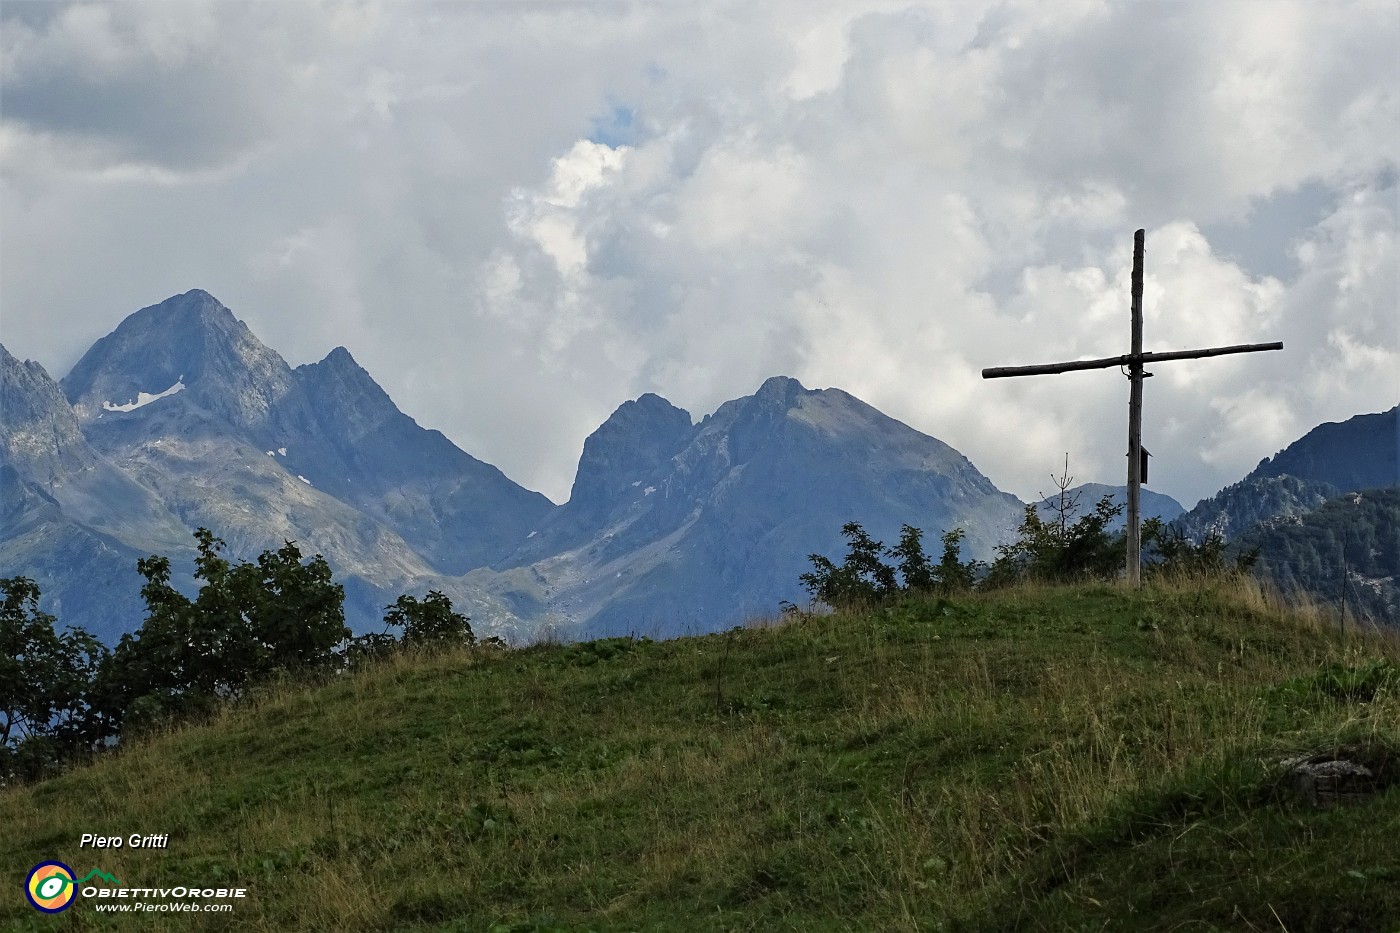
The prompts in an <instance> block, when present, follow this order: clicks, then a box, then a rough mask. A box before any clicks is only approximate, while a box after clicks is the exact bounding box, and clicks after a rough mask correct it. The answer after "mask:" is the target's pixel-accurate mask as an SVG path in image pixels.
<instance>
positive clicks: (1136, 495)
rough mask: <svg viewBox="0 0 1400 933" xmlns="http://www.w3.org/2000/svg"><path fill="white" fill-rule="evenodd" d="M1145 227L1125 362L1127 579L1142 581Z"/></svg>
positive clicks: (1138, 246)
mask: <svg viewBox="0 0 1400 933" xmlns="http://www.w3.org/2000/svg"><path fill="white" fill-rule="evenodd" d="M1146 235H1147V231H1145V230H1138V231H1137V232H1135V233H1134V234H1133V293H1132V294H1133V308H1132V315H1133V333H1132V358H1133V359H1132V361H1131V362H1129V363H1128V527H1127V529H1126V534H1125V537H1126V538H1127V544H1128V547H1127V551H1128V553H1127V573H1128V583H1129V585H1131V586H1137V585H1138V584H1139V583H1140V582H1141V581H1142V532H1141V521H1142V380H1143V373H1142V254H1143V239H1144V238H1145V237H1146Z"/></svg>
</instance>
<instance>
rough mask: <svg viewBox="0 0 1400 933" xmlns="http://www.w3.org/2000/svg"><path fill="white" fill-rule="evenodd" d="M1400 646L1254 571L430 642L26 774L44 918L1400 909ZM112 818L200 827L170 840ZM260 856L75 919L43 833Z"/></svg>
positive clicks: (8, 871)
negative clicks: (1335, 617) (785, 617)
mask: <svg viewBox="0 0 1400 933" xmlns="http://www.w3.org/2000/svg"><path fill="white" fill-rule="evenodd" d="M1398 665H1400V646H1397V643H1396V641H1395V640H1393V639H1386V638H1383V637H1380V636H1377V635H1374V634H1370V635H1368V634H1365V633H1360V632H1356V631H1348V632H1346V633H1339V632H1337V631H1336V630H1335V627H1334V626H1331V625H1329V624H1327V623H1326V622H1325V621H1322V620H1321V619H1320V618H1319V617H1318V616H1317V614H1316V613H1313V612H1307V611H1291V610H1284V609H1280V608H1278V607H1276V606H1273V605H1271V604H1270V603H1269V601H1268V600H1266V599H1265V598H1264V597H1263V596H1261V594H1259V593H1258V592H1257V591H1256V590H1253V589H1251V588H1250V587H1249V586H1248V585H1247V584H1238V585H1228V586H1227V585H1197V586H1186V585H1181V586H1175V587H1159V588H1155V589H1148V590H1145V591H1142V592H1140V593H1128V592H1125V591H1121V590H1119V589H1117V588H1114V587H1109V586H1094V587H1080V588H1069V589H1022V590H1012V591H1004V592H1001V593H993V594H986V595H976V596H970V597H967V598H959V599H953V600H925V601H918V602H909V603H906V604H903V605H900V606H898V607H895V608H891V609H885V610H879V611H873V612H867V613H862V614H851V615H835V616H824V617H806V618H799V619H796V620H790V621H788V622H786V623H785V624H781V625H773V626H753V627H749V628H744V629H736V630H734V631H731V632H728V633H724V634H719V635H711V636H706V637H701V638H689V639H679V640H676V641H670V642H657V643H654V642H648V641H637V642H634V641H631V640H625V639H611V640H607V641H603V642H595V643H591V644H582V645H540V646H536V647H532V648H528V649H522V650H517V651H495V652H493V651H489V650H483V651H479V652H475V653H471V652H466V653H461V654H455V655H450V656H437V657H430V656H408V657H402V658H398V659H395V660H394V661H392V662H389V663H386V664H385V665H384V666H382V667H380V668H377V669H375V670H372V671H369V672H365V673H362V674H360V675H357V676H354V677H347V678H343V679H340V680H337V681H336V682H333V683H330V684H327V685H324V686H320V687H316V688H306V687H290V686H289V687H282V688H278V689H274V690H269V691H266V692H265V693H264V694H263V695H261V696H259V697H257V698H255V699H254V700H251V701H249V702H246V703H244V704H242V705H241V706H239V707H236V708H233V709H229V710H227V711H225V712H224V713H223V714H221V715H220V717H219V718H218V719H217V720H216V721H214V722H212V723H209V724H206V725H200V726H190V727H187V728H184V729H181V730H178V731H175V732H173V733H170V734H165V735H160V736H156V737H152V738H150V739H148V740H145V741H143V742H140V743H133V745H132V747H130V748H128V749H126V750H125V751H123V752H122V753H120V754H117V755H114V756H112V757H110V758H108V759H105V760H102V761H99V762H97V763H96V764H94V765H93V766H90V767H85V768H81V769H77V770H74V771H72V772H70V773H68V774H66V775H63V776H61V777H59V778H56V779H53V780H50V781H46V782H44V783H42V784H38V785H35V786H30V787H21V788H14V789H10V790H6V791H0V827H3V830H0V887H3V889H4V890H6V891H8V892H9V893H5V894H0V927H2V928H5V929H16V930H49V929H59V928H62V929H74V930H87V929H106V928H108V927H112V928H117V927H120V928H128V927H129V928H132V929H138V928H139V929H142V930H146V929H157V930H164V929H169V930H191V929H194V930H201V929H208V930H225V929H233V930H269V931H271V930H294V929H334V930H342V931H361V930H364V931H368V930H435V931H450V930H519V931H526V930H685V931H689V930H804V931H805V930H849V929H870V930H939V929H946V930H1091V929H1092V930H1134V929H1144V930H1159V929H1181V930H1211V929H1222V930H1236V929H1238V930H1250V929H1256V930H1288V931H1295V933H1296V931H1306V930H1316V931H1324V930H1325V931H1334V930H1357V931H1382V933H1389V931H1397V930H1400V789H1397V788H1395V787H1389V788H1385V787H1382V789H1381V790H1380V792H1379V793H1377V794H1376V795H1374V796H1372V797H1371V798H1369V799H1368V800H1366V801H1365V802H1364V803H1360V804H1357V805H1353V806H1349V807H1343V808H1337V809H1332V810H1318V809H1314V808H1312V807H1310V806H1309V805H1308V804H1307V803H1306V802H1305V801H1303V800H1302V799H1301V798H1300V797H1299V795H1298V794H1297V792H1295V791H1294V790H1293V789H1292V787H1291V785H1290V783H1289V782H1288V781H1287V780H1285V778H1284V776H1283V773H1282V769H1281V768H1280V767H1279V765H1278V762H1279V761H1280V760H1281V759H1283V758H1286V757H1289V756H1292V755H1299V754H1305V753H1318V752H1327V751H1329V750H1331V751H1334V752H1335V751H1338V750H1340V751H1347V752H1350V753H1351V754H1353V755H1355V756H1359V757H1362V758H1364V759H1365V760H1366V761H1368V762H1369V763H1371V764H1372V765H1373V766H1374V767H1375V768H1376V769H1377V770H1378V772H1379V773H1380V774H1381V776H1382V781H1381V783H1382V784H1384V783H1386V782H1387V781H1394V780H1396V779H1397V775H1400V761H1397V756H1400V678H1397V677H1396V676H1395V675H1396V673H1397V671H1400V667H1397V666H1398ZM84 832H97V833H104V834H113V835H122V836H125V835H128V834H130V833H133V832H141V833H153V832H168V833H170V846H169V848H168V849H166V850H164V851H138V850H130V849H122V850H118V851H104V852H94V851H92V850H90V849H87V850H81V851H80V850H79V849H78V847H77V845H78V837H79V835H80V834H81V833H84ZM50 858H58V859H60V860H63V861H66V862H67V863H68V864H70V865H71V866H72V867H73V868H74V869H75V870H76V871H78V872H80V873H86V872H87V871H88V870H89V869H91V868H94V867H95V868H101V869H103V870H105V871H107V872H110V873H112V874H114V875H115V876H116V877H118V878H120V879H122V880H123V881H125V882H126V883H127V884H128V885H131V886H134V885H137V884H139V885H141V886H152V887H154V886H158V885H166V884H180V883H198V884H201V885H202V884H215V883H217V884H230V885H231V884H236V885H240V886H245V887H247V888H248V889H249V896H248V898H247V899H246V902H244V903H241V904H239V905H238V907H237V909H236V911H235V913H233V914H232V915H230V914H222V915H213V916H201V915H198V914H195V915H189V914H184V915H158V916H156V917H150V916H143V917H140V918H137V917H132V916H128V917H127V918H126V923H125V924H123V923H122V922H121V918H119V917H114V916H112V915H104V914H99V913H96V912H94V911H93V910H92V909H91V905H90V904H89V903H85V902H83V901H82V900H81V899H80V901H79V903H78V904H76V905H75V906H74V907H73V908H72V909H71V910H69V911H68V912H67V913H65V914H63V915H60V916H58V917H43V916H40V915H39V914H37V913H36V912H34V911H33V910H32V909H31V908H30V907H29V906H28V905H27V903H26V902H25V901H24V898H23V894H22V893H21V886H22V882H23V879H24V876H25V874H26V872H27V871H28V869H29V867H30V866H31V865H33V864H34V863H35V862H37V861H40V860H42V859H50Z"/></svg>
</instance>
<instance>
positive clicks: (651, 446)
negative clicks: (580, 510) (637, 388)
mask: <svg viewBox="0 0 1400 933" xmlns="http://www.w3.org/2000/svg"><path fill="white" fill-rule="evenodd" d="M690 429H691V421H690V413H689V412H687V411H685V410H684V409H681V408H677V407H676V406H675V405H672V404H671V403H670V402H668V401H667V400H666V399H664V398H662V397H661V396H659V395H657V394H655V393H653V392H648V393H646V394H645V395H642V396H640V397H638V398H637V399H635V400H634V401H628V402H623V403H622V404H621V405H619V406H618V407H617V410H616V411H614V412H613V413H612V414H611V415H610V416H609V417H608V420H607V421H604V422H603V424H602V425H601V426H600V427H599V428H598V430H596V431H594V432H593V433H592V434H590V435H589V436H588V439H587V440H585V441H584V442H583V456H582V457H580V458H579V462H578V473H577V474H576V475H575V477H574V486H573V490H572V491H571V492H570V494H569V502H570V503H571V504H574V505H575V506H578V505H584V506H587V505H589V504H598V503H611V502H612V500H613V499H614V498H616V496H617V495H618V494H619V493H621V492H623V491H624V490H625V489H627V487H628V486H629V485H631V484H632V482H633V481H634V480H638V479H641V478H642V476H643V475H644V474H646V473H648V472H649V471H650V470H652V469H653V468H655V467H656V466H658V465H659V464H661V463H663V462H665V461H666V460H667V459H669V458H670V457H671V456H673V455H674V454H675V453H676V452H677V451H679V450H680V449H681V446H682V445H683V444H684V443H685V440H686V438H687V437H689V435H690Z"/></svg>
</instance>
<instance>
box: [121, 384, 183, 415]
mask: <svg viewBox="0 0 1400 933" xmlns="http://www.w3.org/2000/svg"><path fill="white" fill-rule="evenodd" d="M183 391H185V377H184V376H181V377H180V378H179V379H177V380H176V381H175V384H174V385H173V386H171V387H170V388H168V389H166V390H165V391H164V392H157V393H156V394H154V395H152V394H151V393H149V392H137V393H136V401H134V402H127V403H126V404H125V405H113V404H112V403H111V402H106V401H104V402H103V403H102V410H103V411H135V410H136V409H138V408H145V407H146V406H147V405H149V404H151V403H152V402H155V401H158V400H160V399H163V398H166V397H167V396H171V395H174V394H175V393H176V392H183Z"/></svg>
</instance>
